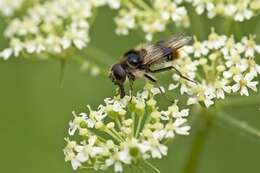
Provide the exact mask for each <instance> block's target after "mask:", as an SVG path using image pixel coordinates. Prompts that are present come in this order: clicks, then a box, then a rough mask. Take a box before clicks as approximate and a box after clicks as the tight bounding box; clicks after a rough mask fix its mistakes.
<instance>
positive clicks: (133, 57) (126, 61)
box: [109, 35, 194, 98]
mask: <svg viewBox="0 0 260 173" xmlns="http://www.w3.org/2000/svg"><path fill="white" fill-rule="evenodd" d="M191 40H192V39H191V37H189V36H184V35H175V36H172V37H171V38H169V39H165V40H161V41H159V42H157V43H155V44H148V45H140V46H137V47H136V48H134V49H131V50H129V51H127V52H126V53H124V55H123V58H122V59H121V60H120V61H119V62H118V63H116V64H114V65H112V67H111V69H110V74H109V77H110V79H111V80H112V82H113V83H114V84H115V85H117V86H118V87H119V92H120V97H121V98H123V97H124V96H125V89H124V83H125V81H126V79H128V80H129V83H130V92H132V91H133V82H134V81H135V79H136V78H140V77H145V78H147V79H148V80H150V81H152V82H153V83H156V82H157V80H156V78H155V77H154V76H153V75H152V73H159V72H163V71H168V70H171V69H174V70H175V71H176V72H177V73H178V74H179V76H180V77H181V78H184V79H186V80H188V81H191V82H194V81H192V80H190V79H189V78H187V77H185V76H183V75H182V74H181V73H180V71H179V70H177V69H176V68H175V67H174V66H173V65H172V64H170V65H165V64H167V62H170V61H173V60H176V59H178V58H179V57H180V54H179V49H180V48H182V47H183V46H184V45H187V44H189V43H190V42H191ZM168 64H169V63H168ZM159 66H162V67H160V68H156V67H159ZM159 88H160V87H159ZM161 93H162V91H161Z"/></svg>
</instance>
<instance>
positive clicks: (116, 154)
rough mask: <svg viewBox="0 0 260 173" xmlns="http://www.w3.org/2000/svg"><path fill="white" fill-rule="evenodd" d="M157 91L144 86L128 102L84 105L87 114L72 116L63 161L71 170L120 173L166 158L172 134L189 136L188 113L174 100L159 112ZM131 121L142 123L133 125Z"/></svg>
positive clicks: (125, 100) (113, 100) (121, 100)
mask: <svg viewBox="0 0 260 173" xmlns="http://www.w3.org/2000/svg"><path fill="white" fill-rule="evenodd" d="M157 89H158V88H157ZM157 89H156V88H154V87H153V86H152V85H151V84H147V85H146V86H145V89H144V90H143V91H142V92H138V94H137V96H133V97H132V99H131V98H130V97H129V96H125V97H124V98H123V99H119V98H118V97H115V98H113V99H111V98H108V99H105V104H104V105H100V106H99V108H98V109H97V110H92V109H91V108H90V107H89V106H88V108H89V113H88V114H87V113H80V114H79V115H76V114H75V113H74V120H73V121H71V122H70V128H69V135H70V136H71V135H73V137H76V139H77V142H76V141H70V140H69V139H66V141H67V146H66V147H65V149H64V154H65V161H69V162H71V165H72V168H73V169H74V170H76V169H79V168H81V167H82V166H83V165H84V167H85V166H86V167H90V168H93V169H95V170H104V169H107V168H109V167H114V171H115V172H122V171H123V168H124V166H125V165H134V164H136V163H138V162H141V161H143V160H147V159H150V158H159V159H161V158H163V156H166V155H167V152H168V147H167V146H166V145H165V144H164V142H166V141H167V139H169V138H174V136H175V134H177V135H188V134H189V130H190V126H188V125H187V124H186V118H187V116H188V114H189V110H188V109H182V110H180V109H179V107H178V106H177V101H175V103H174V104H173V105H171V106H169V108H168V110H166V111H159V107H158V105H157V102H156V100H155V98H154V96H155V94H158V92H157V91H156V92H155V91H154V90H157ZM130 100H131V101H130ZM100 117H102V118H100ZM133 119H139V120H138V121H140V120H141V122H142V123H144V124H143V125H142V126H140V125H137V124H136V122H135V121H133ZM93 124H94V125H93ZM137 126H140V128H135V127H137ZM101 134H102V135H101ZM77 136H81V137H82V138H77ZM78 143H79V144H78Z"/></svg>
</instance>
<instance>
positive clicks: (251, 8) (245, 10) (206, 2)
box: [186, 0, 260, 22]
mask: <svg viewBox="0 0 260 173" xmlns="http://www.w3.org/2000/svg"><path fill="white" fill-rule="evenodd" d="M186 1H188V2H190V3H192V5H193V6H194V7H195V10H196V12H197V13H198V14H203V13H204V12H206V13H207V16H208V17H209V18H214V17H215V16H216V15H220V16H225V17H229V18H231V19H233V20H235V21H239V22H242V21H244V20H249V19H251V18H252V17H253V16H255V15H257V13H259V10H260V1H259V0H222V1H216V0H194V1H190V0H186Z"/></svg>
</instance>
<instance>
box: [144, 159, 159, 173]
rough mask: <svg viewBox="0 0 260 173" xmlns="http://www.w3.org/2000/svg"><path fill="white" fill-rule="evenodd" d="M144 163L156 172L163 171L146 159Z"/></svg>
mask: <svg viewBox="0 0 260 173" xmlns="http://www.w3.org/2000/svg"><path fill="white" fill-rule="evenodd" d="M144 163H145V164H146V165H148V166H149V167H150V168H152V169H153V170H154V171H155V172H157V173H161V171H160V170H159V169H158V168H156V167H155V166H154V165H153V164H151V163H150V162H148V161H147V160H144Z"/></svg>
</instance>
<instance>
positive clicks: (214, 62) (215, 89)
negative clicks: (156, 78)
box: [169, 29, 260, 107]
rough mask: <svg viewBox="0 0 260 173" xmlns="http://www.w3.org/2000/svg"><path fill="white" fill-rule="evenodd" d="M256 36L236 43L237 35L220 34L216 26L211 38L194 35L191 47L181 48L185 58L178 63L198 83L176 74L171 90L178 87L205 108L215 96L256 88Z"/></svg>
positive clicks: (259, 69) (258, 48) (258, 67)
mask: <svg viewBox="0 0 260 173" xmlns="http://www.w3.org/2000/svg"><path fill="white" fill-rule="evenodd" d="M254 39H255V37H254V36H252V35H250V36H249V37H244V38H242V40H241V41H240V42H235V39H234V36H230V37H227V36H225V35H218V34H217V33H216V32H215V31H214V29H212V32H211V34H210V35H209V37H208V40H205V41H202V42H200V41H198V40H197V38H196V37H195V38H194V43H193V45H192V46H185V47H184V48H183V49H182V51H181V53H182V58H180V59H179V60H177V61H176V62H175V63H176V64H177V65H176V64H175V65H176V68H178V69H179V71H180V72H181V73H182V74H183V75H185V76H186V77H188V78H190V79H192V80H194V81H196V83H194V82H190V81H187V80H185V79H182V78H180V76H179V75H178V74H174V75H173V80H174V82H173V83H171V84H170V85H169V89H170V90H172V89H175V88H178V87H179V88H180V92H181V94H184V93H186V94H188V95H190V96H191V97H190V98H189V99H188V104H193V103H198V102H199V103H203V104H204V105H205V106H206V107H209V106H210V105H212V104H214V99H224V98H225V94H227V93H236V92H239V93H240V94H241V95H246V96H248V95H249V91H248V89H252V90H253V91H256V90H257V87H256V86H257V84H258V81H256V79H255V78H256V77H257V76H259V74H260V65H259V64H257V62H256V60H255V58H254V57H255V56H256V54H259V53H260V45H257V44H256V42H255V40H254Z"/></svg>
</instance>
